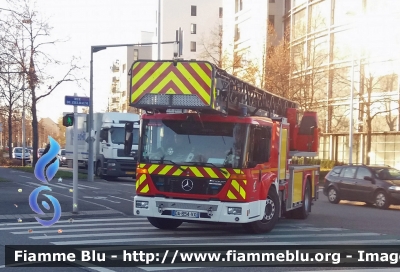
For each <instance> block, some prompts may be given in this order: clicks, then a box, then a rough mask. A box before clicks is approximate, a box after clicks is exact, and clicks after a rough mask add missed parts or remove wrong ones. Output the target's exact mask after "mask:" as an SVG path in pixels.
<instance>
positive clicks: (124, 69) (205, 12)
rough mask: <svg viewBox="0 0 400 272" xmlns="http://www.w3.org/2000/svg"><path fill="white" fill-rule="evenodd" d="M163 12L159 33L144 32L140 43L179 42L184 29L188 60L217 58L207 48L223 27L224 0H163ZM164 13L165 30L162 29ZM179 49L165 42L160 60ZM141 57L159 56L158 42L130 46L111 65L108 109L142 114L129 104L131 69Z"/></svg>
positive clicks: (156, 14)
mask: <svg viewBox="0 0 400 272" xmlns="http://www.w3.org/2000/svg"><path fill="white" fill-rule="evenodd" d="M160 11H161V12H160V13H159V10H158V6H157V9H156V10H155V12H154V14H155V16H154V19H155V20H154V22H155V32H154V33H153V32H145V31H142V32H141V37H140V41H139V43H158V35H160V42H161V43H162V42H174V41H176V30H178V29H179V28H181V29H182V30H183V40H184V43H183V54H182V56H180V57H181V58H184V59H186V60H189V59H201V60H209V61H213V62H215V61H214V60H216V59H218V58H219V56H218V55H212V56H211V55H210V54H207V53H206V51H207V50H206V47H207V48H208V47H209V46H212V44H213V43H214V39H216V38H219V33H220V31H221V30H222V29H221V27H222V18H223V14H224V11H223V7H222V0H191V1H187V0H163V1H161V10H160ZM158 15H160V26H161V28H160V29H161V31H158ZM174 52H176V44H174V43H171V44H161V45H160V59H161V60H171V59H173V57H174ZM138 59H153V60H157V59H158V45H157V44H154V45H147V46H132V47H127V51H126V54H123V55H122V56H120V58H119V59H118V60H116V61H114V63H113V64H112V66H111V88H110V95H109V102H108V111H116V112H132V113H139V114H140V110H139V109H136V108H133V107H130V106H129V91H130V73H129V71H130V69H131V66H132V63H133V62H134V61H135V60H138Z"/></svg>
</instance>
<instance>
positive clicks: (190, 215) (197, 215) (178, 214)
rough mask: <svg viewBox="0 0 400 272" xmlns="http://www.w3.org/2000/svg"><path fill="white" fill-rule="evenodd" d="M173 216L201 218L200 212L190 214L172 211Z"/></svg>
mask: <svg viewBox="0 0 400 272" xmlns="http://www.w3.org/2000/svg"><path fill="white" fill-rule="evenodd" d="M172 216H176V217H190V218H199V213H198V212H189V211H172Z"/></svg>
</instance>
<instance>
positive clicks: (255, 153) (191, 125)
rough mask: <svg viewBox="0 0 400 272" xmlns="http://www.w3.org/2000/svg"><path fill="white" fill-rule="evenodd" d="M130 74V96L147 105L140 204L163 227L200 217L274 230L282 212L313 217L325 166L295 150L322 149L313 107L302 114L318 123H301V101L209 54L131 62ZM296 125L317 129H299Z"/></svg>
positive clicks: (138, 212)
mask: <svg viewBox="0 0 400 272" xmlns="http://www.w3.org/2000/svg"><path fill="white" fill-rule="evenodd" d="M131 82H132V89H131V106H134V107H138V108H142V109H144V110H145V111H146V114H144V115H143V116H142V119H141V122H140V126H141V127H140V143H139V150H138V158H139V163H138V167H137V169H136V194H137V195H136V196H135V199H134V207H133V209H134V214H136V215H138V216H145V217H147V218H148V219H149V221H150V223H151V224H153V225H154V226H156V227H157V228H161V229H172V228H176V227H178V226H179V225H180V224H182V222H184V221H203V222H224V223H240V224H243V226H244V227H245V228H246V229H247V230H248V231H250V232H255V233H261V232H268V231H270V230H272V229H273V228H274V226H275V224H276V223H277V222H278V219H279V218H280V217H281V216H286V217H293V218H303V219H304V218H307V216H308V214H309V212H310V211H311V202H312V201H315V200H317V199H318V175H319V166H295V165H291V164H290V161H291V160H290V159H291V157H292V156H296V155H299V154H301V155H303V156H314V155H315V154H316V152H317V147H318V146H317V145H315V144H307V143H308V140H312V141H314V142H315V141H317V140H316V139H315V138H316V137H318V128H317V126H316V124H317V123H318V122H317V119H316V118H317V117H316V114H315V113H313V112H307V113H306V114H305V115H304V116H309V117H311V119H312V118H314V119H315V120H314V121H315V122H312V123H313V125H314V128H311V126H310V127H307V126H309V124H310V122H308V121H307V122H301V123H300V124H297V118H294V117H293V115H296V117H297V104H296V103H294V102H292V101H290V100H287V99H285V98H282V97H279V96H276V95H273V94H271V93H268V92H266V91H264V90H260V89H257V88H255V87H254V86H251V85H249V84H247V83H246V82H243V81H241V80H239V79H237V78H235V77H233V76H231V75H229V74H227V73H226V72H224V71H222V70H220V69H218V68H217V67H215V66H214V65H212V64H210V63H208V62H200V61H190V62H189V61H187V62H186V61H181V62H177V61H139V62H135V63H134V64H133V66H132V80H131ZM171 109H173V111H171ZM170 112H171V113H170ZM304 116H303V118H304ZM311 121H312V120H311ZM300 127H301V128H302V129H303V130H305V131H309V130H312V134H307V137H306V138H301V137H299V135H300V133H298V131H299V130H300ZM128 130H129V131H128ZM128 130H127V135H129V134H130V133H131V132H132V131H131V130H130V129H128ZM293 131H295V132H296V131H297V132H296V133H293ZM298 137H299V138H298ZM126 139H128V138H126ZM304 139H306V140H304ZM314 142H313V143H314ZM293 143H295V144H293ZM296 144H297V145H296ZM126 146H130V143H129V141H128V142H126Z"/></svg>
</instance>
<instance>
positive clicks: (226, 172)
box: [192, 162, 229, 175]
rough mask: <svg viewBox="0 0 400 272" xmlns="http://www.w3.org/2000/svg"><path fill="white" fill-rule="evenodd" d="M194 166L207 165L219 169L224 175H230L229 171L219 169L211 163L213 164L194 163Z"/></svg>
mask: <svg viewBox="0 0 400 272" xmlns="http://www.w3.org/2000/svg"><path fill="white" fill-rule="evenodd" d="M192 163H193V164H194V165H200V166H206V165H210V166H212V167H215V168H218V170H219V171H221V172H222V173H223V174H224V175H228V174H229V173H228V171H226V170H224V169H221V168H219V167H218V166H216V165H215V164H213V163H211V162H192Z"/></svg>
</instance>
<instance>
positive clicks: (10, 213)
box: [0, 168, 400, 272]
mask: <svg viewBox="0 0 400 272" xmlns="http://www.w3.org/2000/svg"><path fill="white" fill-rule="evenodd" d="M0 176H1V177H3V178H5V179H9V180H12V182H0V241H1V242H0V244H1V245H2V246H5V245H18V244H19V245H37V246H40V245H85V246H87V245H91V246H98V245H116V246H132V245H160V244H167V245H193V244H204V245H209V246H215V245H221V244H222V245H232V246H233V245H239V244H241V245H243V244H248V245H257V244H262V245H287V246H288V248H289V249H290V247H291V246H293V245H307V244H312V245H353V244H354V245H356V244H359V245H369V244H387V245H400V220H398V218H399V214H400V207H399V206H392V207H391V208H390V209H389V210H378V209H376V208H374V207H367V206H365V205H364V204H363V203H356V202H341V203H340V204H337V205H334V204H330V203H329V202H328V201H327V199H326V197H325V196H324V195H323V194H322V193H320V199H319V200H318V201H317V202H316V203H315V204H314V205H313V206H312V213H311V215H310V216H309V218H308V219H306V220H288V219H285V218H282V219H280V221H279V223H278V225H277V226H276V228H275V229H274V230H273V231H272V232H270V233H268V234H260V235H249V234H247V233H245V232H244V230H243V228H242V227H241V226H238V225H206V224H190V223H184V224H182V226H181V227H179V228H178V229H176V230H158V229H156V228H154V227H152V226H151V225H150V224H149V222H148V221H147V219H146V218H141V217H138V216H133V215H132V205H133V197H134V195H135V192H134V190H135V187H134V186H135V183H134V181H133V180H132V179H129V180H126V181H125V180H118V181H111V182H110V181H104V180H96V181H95V182H87V181H79V201H78V206H79V213H78V214H73V213H71V212H72V210H73V203H72V194H73V192H70V189H71V188H72V181H71V180H63V181H62V182H58V181H57V180H56V179H54V180H53V181H52V182H51V184H50V185H49V186H50V187H51V188H52V192H48V194H51V195H53V196H54V197H56V198H57V199H58V201H59V202H60V204H61V207H62V212H63V216H62V217H61V219H60V221H59V222H57V223H56V224H54V225H53V226H50V227H43V226H41V225H40V224H39V223H38V222H36V220H35V219H34V213H33V212H32V210H31V208H30V206H29V204H28V198H29V194H30V193H31V191H32V190H33V189H35V188H37V187H39V186H40V185H43V184H41V183H40V182H39V181H38V180H36V179H35V177H34V175H33V174H29V173H23V172H19V171H15V170H11V169H5V168H0ZM18 189H22V192H19V191H18ZM41 200H45V198H44V197H43V198H42V199H40V200H39V201H38V203H40V201H41ZM52 212H53V211H52V209H51V208H50V210H49V214H51V215H52ZM6 217H7V218H6ZM18 219H21V220H22V222H18ZM45 219H47V218H45ZM71 219H72V220H71ZM59 230H61V233H59ZM4 254H5V253H4V247H3V248H1V249H0V272H1V269H2V268H3V269H7V270H8V269H9V268H5V267H4ZM366 267H368V265H366ZM28 269H29V271H32V269H33V268H13V271H28ZM55 269H57V271H83V268H55ZM55 269H54V268H35V269H34V270H35V271H36V270H37V271H54V270H55ZM84 269H85V270H87V271H101V272H112V271H156V270H170V269H171V268H168V267H158V268H150V267H140V268H102V267H98V268H95V267H92V268H84ZM245 269H246V271H248V272H253V271H254V272H256V271H257V272H259V271H266V270H268V271H277V272H280V271H324V270H328V269H332V268H307V267H303V268H278V267H273V268H265V267H264V268H262V267H252V268H245ZM175 270H176V271H182V269H179V270H177V269H175ZM243 270H244V268H204V267H203V268H201V269H189V268H184V271H193V272H196V271H223V272H225V271H227V272H228V271H243ZM341 270H343V268H341ZM171 271H174V270H171ZM356 271H357V270H352V272H356ZM368 271H369V272H375V271H384V272H389V271H390V272H392V271H398V268H397V270H393V269H391V270H388V269H384V268H379V269H378V270H368Z"/></svg>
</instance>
